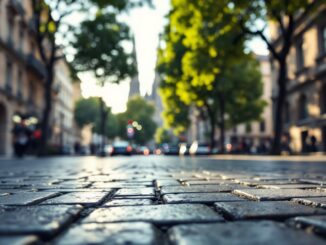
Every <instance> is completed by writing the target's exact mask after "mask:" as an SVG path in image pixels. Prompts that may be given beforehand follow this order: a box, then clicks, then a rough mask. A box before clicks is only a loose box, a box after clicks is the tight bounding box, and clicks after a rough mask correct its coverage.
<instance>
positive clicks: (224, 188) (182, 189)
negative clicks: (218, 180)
mask: <svg viewBox="0 0 326 245" xmlns="http://www.w3.org/2000/svg"><path fill="white" fill-rule="evenodd" d="M239 188H240V189H246V188H248V187H243V188H242V187H241V186H239V185H194V186H164V187H162V188H161V193H162V194H178V193H210V192H231V191H233V190H235V189H239Z"/></svg>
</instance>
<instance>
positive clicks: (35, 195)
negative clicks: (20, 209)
mask: <svg viewBox="0 0 326 245" xmlns="http://www.w3.org/2000/svg"><path fill="white" fill-rule="evenodd" d="M58 194H59V193H56V192H24V193H23V192H18V193H14V194H12V195H3V196H0V205H31V204H35V203H39V202H42V201H43V200H45V199H48V198H51V197H54V196H56V195H58Z"/></svg>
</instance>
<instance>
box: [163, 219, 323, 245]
mask: <svg viewBox="0 0 326 245" xmlns="http://www.w3.org/2000/svg"><path fill="white" fill-rule="evenodd" d="M169 237H170V240H171V242H172V244H180V245H181V244H187V245H198V244H208V245H210V244H211V245H215V244H232V245H244V244H248V245H249V244H264V245H275V244H278V245H285V244H296V245H308V244H314V245H319V244H325V242H324V241H323V240H321V239H320V238H318V237H316V236H314V235H312V234H306V233H304V232H300V231H297V230H294V229H291V228H288V227H286V226H284V225H282V224H279V223H275V222H269V221H260V222H259V221H254V222H233V223H224V224H196V225H180V226H176V227H173V228H172V229H171V230H170V231H169Z"/></svg>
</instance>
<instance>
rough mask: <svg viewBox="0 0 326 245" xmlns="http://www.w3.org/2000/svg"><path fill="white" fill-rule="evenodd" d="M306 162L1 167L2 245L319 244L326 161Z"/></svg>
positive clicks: (90, 161) (62, 161) (84, 162)
mask: <svg viewBox="0 0 326 245" xmlns="http://www.w3.org/2000/svg"><path fill="white" fill-rule="evenodd" d="M304 159H305V161H300V158H296V159H295V160H283V159H282V158H277V159H273V158H258V159H257V158H250V157H246V158H245V159H240V158H237V159H230V157H227V158H225V159H223V157H219V158H216V159H214V158H207V157H198V158H191V157H185V158H179V157H164V156H149V157H114V158H110V157H107V158H103V159H100V158H96V157H65V158H48V159H27V160H0V244H18V245H20V244H24V245H26V244H162V245H163V244H326V160H325V161H324V162H323V161H321V160H320V159H319V160H318V161H309V158H304ZM312 160H313V159H312Z"/></svg>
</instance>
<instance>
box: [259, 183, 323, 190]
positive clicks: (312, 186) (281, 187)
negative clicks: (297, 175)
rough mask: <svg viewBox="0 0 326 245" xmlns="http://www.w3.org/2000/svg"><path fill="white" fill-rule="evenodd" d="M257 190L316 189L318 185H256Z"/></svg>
mask: <svg viewBox="0 0 326 245" xmlns="http://www.w3.org/2000/svg"><path fill="white" fill-rule="evenodd" d="M258 187H259V188H266V189H316V188H318V185H312V184H287V185H258Z"/></svg>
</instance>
